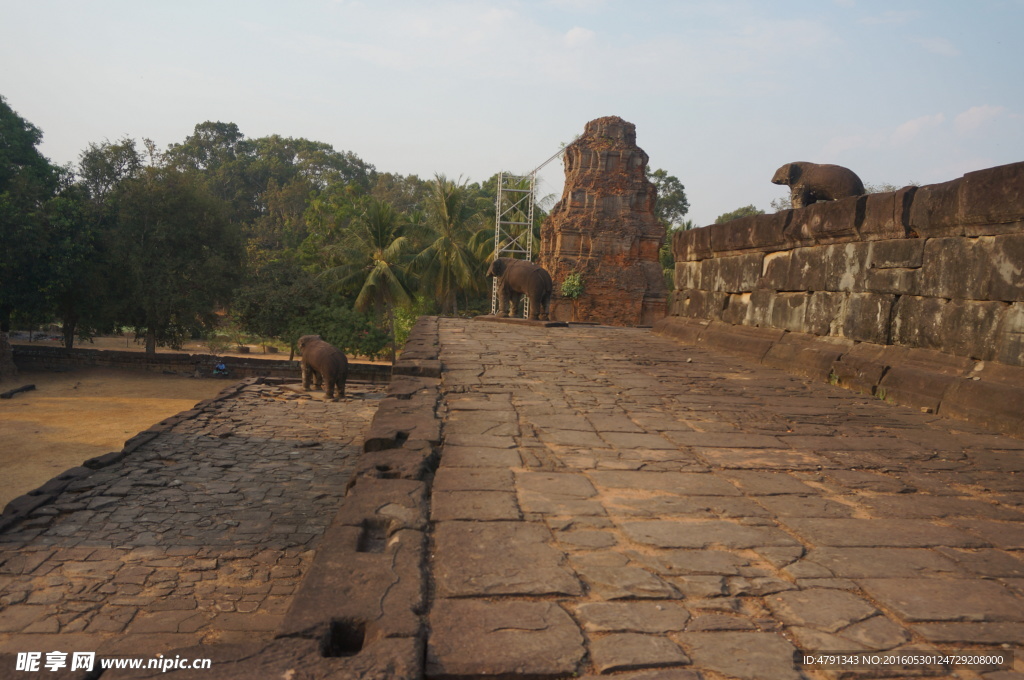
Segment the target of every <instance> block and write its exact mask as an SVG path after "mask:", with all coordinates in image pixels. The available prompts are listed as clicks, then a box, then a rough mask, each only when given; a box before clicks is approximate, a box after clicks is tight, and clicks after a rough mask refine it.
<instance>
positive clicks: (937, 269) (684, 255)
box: [670, 163, 1024, 366]
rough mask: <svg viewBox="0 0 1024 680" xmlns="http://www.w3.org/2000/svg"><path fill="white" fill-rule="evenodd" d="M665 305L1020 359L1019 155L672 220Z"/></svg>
mask: <svg viewBox="0 0 1024 680" xmlns="http://www.w3.org/2000/svg"><path fill="white" fill-rule="evenodd" d="M672 246H673V252H674V254H675V259H676V273H675V284H676V290H677V293H676V298H675V301H674V303H673V306H672V309H671V310H670V313H671V314H672V315H675V316H683V317H691V318H698V319H708V320H716V321H725V322H728V323H732V324H738V325H744V326H759V327H766V328H776V329H780V330H786V331H794V332H802V333H810V334H813V335H819V336H829V337H836V338H844V339H847V340H850V341H854V342H871V343H877V344H882V345H899V346H903V347H915V348H924V349H933V350H938V351H941V352H945V353H948V354H953V355H956V356H961V357H968V358H971V359H975V360H980V361H998V362H1001V363H1006V364H1012V365H1015V366H1024V163H1016V164H1013V165H1006V166H1001V167H997V168H990V169H988V170H981V171H978V172H972V173H968V174H967V175H964V176H963V177H962V178H960V179H956V180H953V181H951V182H946V183H944V184H934V185H929V186H923V187H907V188H904V189H901V190H899V191H895V192H890V193H884V194H871V195H867V196H859V197H855V198H848V199H844V200H840V201H833V202H828V203H816V204H814V205H811V206H808V207H806V208H802V209H799V210H789V211H784V212H780V213H775V214H774V215H756V216H753V217H745V218H741V219H738V220H734V221H732V222H728V223H726V224H717V225H712V226H710V227H704V228H703V229H694V230H691V231H685V232H677V233H676V234H675V237H674V240H673V244H672Z"/></svg>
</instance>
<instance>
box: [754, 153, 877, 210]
mask: <svg viewBox="0 0 1024 680" xmlns="http://www.w3.org/2000/svg"><path fill="white" fill-rule="evenodd" d="M772 184H788V185H789V188H790V191H791V194H790V197H791V198H792V201H793V207H794V208H803V207H805V206H808V205H810V204H812V203H814V202H816V201H834V200H836V199H838V198H846V197H848V196H860V195H861V194H863V193H864V184H863V182H861V181H860V177H857V175H856V174H854V172H853V171H852V170H849V169H847V168H844V167H842V166H840V165H818V164H817V163H803V162H800V161H797V162H795V163H786V164H785V165H783V166H782V167H781V168H779V169H778V170H776V171H775V176H774V177H772Z"/></svg>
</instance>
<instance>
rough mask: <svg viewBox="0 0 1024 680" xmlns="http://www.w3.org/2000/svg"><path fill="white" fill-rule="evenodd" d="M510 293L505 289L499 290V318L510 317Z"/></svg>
mask: <svg viewBox="0 0 1024 680" xmlns="http://www.w3.org/2000/svg"><path fill="white" fill-rule="evenodd" d="M507 310H508V293H507V292H506V291H505V289H504V288H501V287H499V288H498V316H499V317H500V318H502V319H503V318H505V317H506V316H508V311H507Z"/></svg>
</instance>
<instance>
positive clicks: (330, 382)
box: [324, 376, 334, 399]
mask: <svg viewBox="0 0 1024 680" xmlns="http://www.w3.org/2000/svg"><path fill="white" fill-rule="evenodd" d="M326 383H327V384H326V385H324V397H325V398H327V399H334V378H333V377H331V376H327V380H326Z"/></svg>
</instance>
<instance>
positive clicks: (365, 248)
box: [324, 197, 412, 358]
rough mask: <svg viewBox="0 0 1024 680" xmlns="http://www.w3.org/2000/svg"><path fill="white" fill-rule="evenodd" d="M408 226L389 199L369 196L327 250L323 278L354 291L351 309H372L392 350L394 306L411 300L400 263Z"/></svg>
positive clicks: (408, 244) (408, 303)
mask: <svg viewBox="0 0 1024 680" xmlns="http://www.w3.org/2000/svg"><path fill="white" fill-rule="evenodd" d="M408 226H409V225H408V223H407V222H405V221H404V220H403V219H402V217H401V216H400V215H399V214H398V213H397V212H396V211H395V209H394V208H393V207H392V206H391V204H390V203H387V202H385V201H380V200H378V199H376V198H372V197H370V198H368V199H367V200H366V201H365V202H364V204H363V212H362V213H361V214H360V215H359V217H357V218H356V219H355V220H353V221H352V223H351V225H350V226H349V228H348V229H347V230H346V232H345V236H344V238H343V240H342V241H341V242H340V243H338V244H336V245H333V246H330V247H328V248H327V249H326V252H325V255H326V257H327V259H328V261H330V262H331V263H332V264H333V266H332V267H330V268H329V269H327V270H326V271H325V272H324V276H326V277H329V278H334V279H335V280H337V281H338V282H339V284H340V285H341V286H342V288H343V289H346V288H347V289H350V290H358V292H357V293H356V299H355V302H354V304H353V307H354V309H355V311H357V312H360V313H364V314H365V313H367V312H371V311H372V312H373V317H374V318H375V319H377V320H378V322H379V323H380V325H381V327H382V328H386V329H387V332H388V334H389V336H390V337H391V338H392V350H393V349H394V337H395V327H394V322H395V315H394V308H395V307H396V306H400V305H410V304H411V303H412V293H411V292H410V290H409V286H408V284H407V282H406V274H405V268H404V266H403V265H404V260H405V254H406V253H407V252H408V251H409V247H410V239H409V237H408V236H407V235H406V233H405V232H406V230H407V228H408ZM392 358H393V356H392Z"/></svg>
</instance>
